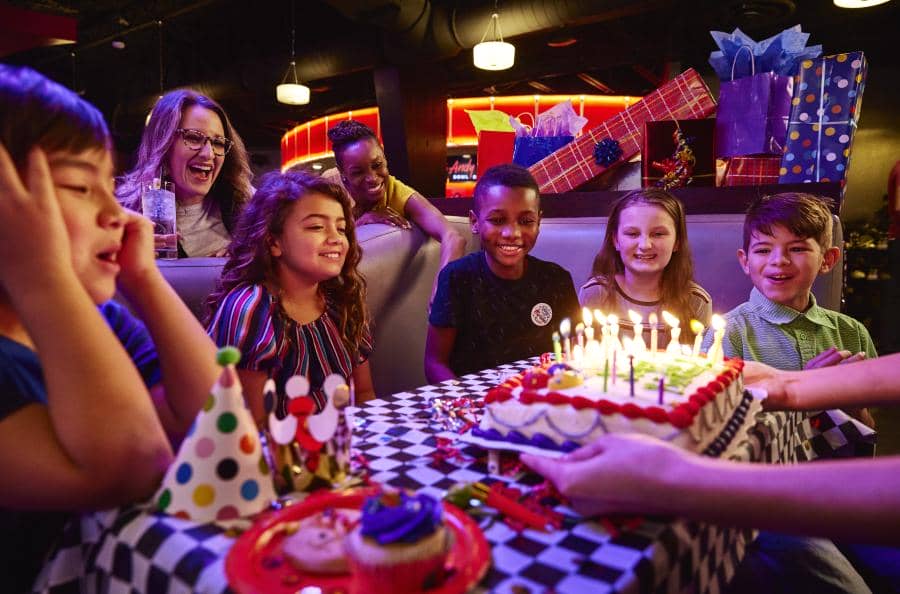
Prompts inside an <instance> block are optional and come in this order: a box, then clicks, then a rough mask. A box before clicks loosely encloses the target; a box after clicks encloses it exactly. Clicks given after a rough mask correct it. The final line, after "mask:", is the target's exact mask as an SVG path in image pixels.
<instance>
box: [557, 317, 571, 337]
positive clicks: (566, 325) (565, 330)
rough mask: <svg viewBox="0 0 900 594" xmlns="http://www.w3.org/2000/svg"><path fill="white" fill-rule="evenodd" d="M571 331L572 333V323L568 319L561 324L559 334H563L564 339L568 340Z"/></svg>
mask: <svg viewBox="0 0 900 594" xmlns="http://www.w3.org/2000/svg"><path fill="white" fill-rule="evenodd" d="M571 331H572V322H571V321H570V320H569V318H566V319H564V320H563V321H562V322H560V323H559V333H560V334H562V335H563V336H564V337H566V338H568V337H569V333H570V332H571Z"/></svg>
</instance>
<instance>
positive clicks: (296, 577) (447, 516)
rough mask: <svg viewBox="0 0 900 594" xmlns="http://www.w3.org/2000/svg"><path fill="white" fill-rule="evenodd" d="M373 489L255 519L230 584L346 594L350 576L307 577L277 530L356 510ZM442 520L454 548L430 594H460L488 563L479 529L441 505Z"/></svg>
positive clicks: (253, 590) (257, 593) (231, 560)
mask: <svg viewBox="0 0 900 594" xmlns="http://www.w3.org/2000/svg"><path fill="white" fill-rule="evenodd" d="M378 492H379V489H377V488H367V489H353V490H349V491H342V492H340V493H335V492H325V493H322V494H317V495H312V496H310V497H309V498H308V499H306V500H305V501H303V502H302V503H297V504H295V505H291V506H289V507H286V508H284V509H282V510H279V511H277V512H273V513H271V514H269V515H267V516H264V517H263V518H261V519H260V520H257V521H256V522H255V523H254V525H253V527H252V528H250V530H248V531H247V532H245V533H244V534H242V535H241V537H240V538H238V539H237V541H236V542H235V543H234V546H233V547H231V551H229V553H228V557H227V558H226V559H225V575H226V576H227V577H228V583H229V585H230V586H231V587H232V588H233V589H234V590H235V591H237V592H238V593H239V594H262V593H284V594H295V593H296V592H297V591H298V590H300V589H301V588H304V587H306V586H318V587H319V588H321V590H322V594H329V593H333V594H338V593H342V594H348V593H349V592H350V581H351V579H350V575H349V574H347V575H338V576H333V575H332V576H329V575H321V574H311V573H306V572H304V571H301V570H299V569H297V568H295V567H294V566H293V565H291V563H290V562H289V561H288V560H287V559H286V558H285V556H284V555H283V554H282V552H281V542H282V541H283V540H284V537H285V532H284V531H283V530H280V529H279V528H280V526H281V525H283V524H285V523H286V522H296V521H298V520H301V519H303V518H305V517H307V516H311V515H313V514H315V513H316V512H320V511H323V510H325V509H328V508H335V507H337V508H348V509H359V508H360V507H362V504H363V501H364V500H365V499H366V497H369V496H370V495H374V494H376V493H378ZM444 521H445V523H446V525H447V527H448V528H450V529H451V530H452V531H453V536H454V539H453V548H452V549H451V550H450V554H449V555H448V557H447V563H446V567H447V568H448V569H450V570H452V571H451V572H450V577H449V578H448V579H447V580H446V581H445V582H444V583H443V584H442V585H441V586H440V587H439V588H434V589H432V590H428V591H427V592H428V594H462V593H463V592H466V591H468V590H470V589H471V588H472V587H474V586H475V584H477V583H478V582H479V581H481V578H482V577H484V574H485V572H487V569H488V565H489V564H490V560H491V550H490V548H489V547H488V544H487V541H486V540H485V538H484V534H483V533H482V532H481V528H479V527H478V525H477V524H476V523H475V522H474V521H473V520H472V518H470V517H469V516H467V515H466V514H465V512H463V511H461V510H460V509H459V508H457V507H456V506H453V505H450V504H449V503H444Z"/></svg>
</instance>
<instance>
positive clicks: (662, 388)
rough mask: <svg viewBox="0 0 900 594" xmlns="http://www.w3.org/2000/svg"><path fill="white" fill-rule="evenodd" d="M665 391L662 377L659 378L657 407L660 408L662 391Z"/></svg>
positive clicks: (664, 381) (664, 382)
mask: <svg viewBox="0 0 900 594" xmlns="http://www.w3.org/2000/svg"><path fill="white" fill-rule="evenodd" d="M665 389H666V380H665V379H664V378H662V377H660V378H659V405H660V406H662V403H663V390H665Z"/></svg>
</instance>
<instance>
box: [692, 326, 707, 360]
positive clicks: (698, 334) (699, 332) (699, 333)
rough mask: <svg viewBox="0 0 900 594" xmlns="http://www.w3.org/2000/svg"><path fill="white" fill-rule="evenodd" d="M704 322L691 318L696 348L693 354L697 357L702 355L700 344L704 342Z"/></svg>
mask: <svg viewBox="0 0 900 594" xmlns="http://www.w3.org/2000/svg"><path fill="white" fill-rule="evenodd" d="M703 330H704V328H703V324H702V323H701V322H700V320H691V332H693V333H694V336H695V338H694V350H693V351H692V352H691V354H692V355H693V356H695V357H697V356H699V355H700V345H702V344H703Z"/></svg>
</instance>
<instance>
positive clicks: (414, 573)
mask: <svg viewBox="0 0 900 594" xmlns="http://www.w3.org/2000/svg"><path fill="white" fill-rule="evenodd" d="M451 539H452V534H451V532H450V531H449V530H448V529H447V528H446V527H445V526H444V521H443V507H442V506H441V502H440V501H437V500H436V499H434V498H433V497H429V496H428V495H425V494H424V493H422V494H419V495H409V494H407V493H402V492H401V493H382V494H380V495H376V496H373V497H369V498H368V499H366V501H365V503H364V504H363V508H362V520H361V522H360V524H359V525H358V526H357V527H356V528H355V529H354V530H353V531H352V532H351V533H350V534H349V536H348V537H347V540H346V546H347V554H348V556H349V558H350V566H351V567H352V569H353V585H354V590H355V591H356V592H419V591H421V590H423V589H424V588H425V587H426V586H429V585H434V584H436V583H437V582H438V581H439V580H440V578H441V575H442V573H443V568H444V561H445V560H446V558H447V554H448V552H449V551H450V546H451V544H452V543H451Z"/></svg>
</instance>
